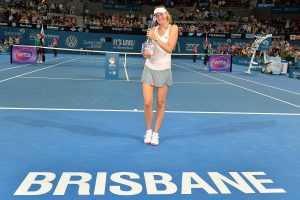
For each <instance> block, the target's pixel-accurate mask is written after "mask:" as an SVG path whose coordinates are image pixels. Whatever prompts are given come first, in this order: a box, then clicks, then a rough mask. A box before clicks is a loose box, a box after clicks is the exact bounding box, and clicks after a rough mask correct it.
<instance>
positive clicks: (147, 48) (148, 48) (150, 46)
mask: <svg viewBox="0 0 300 200" xmlns="http://www.w3.org/2000/svg"><path fill="white" fill-rule="evenodd" d="M145 51H149V52H150V55H151V56H152V55H153V52H154V44H152V43H147V42H144V43H143V44H142V50H141V53H143V52H145Z"/></svg>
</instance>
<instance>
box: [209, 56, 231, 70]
mask: <svg viewBox="0 0 300 200" xmlns="http://www.w3.org/2000/svg"><path fill="white" fill-rule="evenodd" d="M231 66H232V64H231V55H211V56H210V60H209V71H223V72H231Z"/></svg>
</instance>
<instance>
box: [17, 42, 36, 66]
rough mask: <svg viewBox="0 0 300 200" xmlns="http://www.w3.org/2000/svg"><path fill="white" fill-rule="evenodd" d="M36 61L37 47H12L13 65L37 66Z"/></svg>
mask: <svg viewBox="0 0 300 200" xmlns="http://www.w3.org/2000/svg"><path fill="white" fill-rule="evenodd" d="M36 59H37V55H36V48H35V47H19V46H13V47H12V63H20V64H35V63H36Z"/></svg>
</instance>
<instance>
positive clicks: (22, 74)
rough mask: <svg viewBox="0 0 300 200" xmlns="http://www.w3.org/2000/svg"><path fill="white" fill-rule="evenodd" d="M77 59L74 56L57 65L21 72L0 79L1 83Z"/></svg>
mask: <svg viewBox="0 0 300 200" xmlns="http://www.w3.org/2000/svg"><path fill="white" fill-rule="evenodd" d="M76 59H77V58H74V59H72V60H68V61H65V62H61V63H57V64H55V65H50V66H48V67H43V68H41V69H37V70H34V71H30V72H27V73H24V74H20V75H17V76H13V77H10V78H7V79H3V80H0V83H2V82H5V81H9V80H12V79H15V78H18V77H21V76H24V75H27V74H32V73H34V72H38V71H41V70H44V69H48V68H51V67H54V66H56V65H60V64H64V63H67V62H71V61H73V60H76Z"/></svg>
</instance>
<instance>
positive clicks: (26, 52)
mask: <svg viewBox="0 0 300 200" xmlns="http://www.w3.org/2000/svg"><path fill="white" fill-rule="evenodd" d="M33 54H34V53H33V52H32V50H31V49H28V48H22V49H19V50H18V51H17V52H16V59H17V60H18V61H20V62H26V61H28V60H30V59H31V58H32V56H33Z"/></svg>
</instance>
